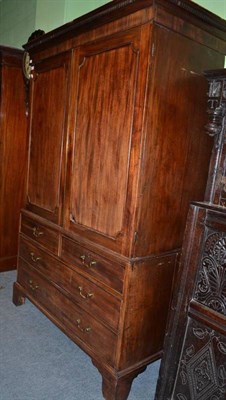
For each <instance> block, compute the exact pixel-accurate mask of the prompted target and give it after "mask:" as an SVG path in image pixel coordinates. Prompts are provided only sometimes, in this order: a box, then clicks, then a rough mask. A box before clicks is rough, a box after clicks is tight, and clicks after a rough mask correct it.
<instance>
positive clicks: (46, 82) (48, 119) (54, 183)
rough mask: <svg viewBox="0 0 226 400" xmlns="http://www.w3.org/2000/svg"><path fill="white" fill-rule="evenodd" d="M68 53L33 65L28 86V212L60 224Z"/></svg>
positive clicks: (68, 66)
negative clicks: (29, 102) (29, 99)
mask: <svg viewBox="0 0 226 400" xmlns="http://www.w3.org/2000/svg"><path fill="white" fill-rule="evenodd" d="M70 59H71V53H70V52H67V53H63V54H60V55H58V56H55V57H51V58H49V59H46V60H44V61H41V62H40V63H37V64H35V69H34V78H33V80H32V82H31V110H30V115H31V116H30V160H29V176H28V193H27V201H28V206H27V208H28V209H30V210H31V211H33V212H35V213H37V214H39V215H41V216H43V217H45V218H47V219H50V220H51V221H53V222H59V220H60V213H61V203H62V200H61V198H62V192H63V188H62V187H61V181H62V175H63V172H64V160H63V159H64V142H65V136H66V131H67V114H68V113H67V108H68V106H67V104H68V87H69V73H70Z"/></svg>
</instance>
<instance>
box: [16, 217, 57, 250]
mask: <svg viewBox="0 0 226 400" xmlns="http://www.w3.org/2000/svg"><path fill="white" fill-rule="evenodd" d="M20 232H22V233H23V234H24V235H26V236H28V237H29V238H31V239H32V240H34V241H36V242H37V243H39V244H41V245H42V246H44V247H46V248H48V250H49V251H51V252H52V253H54V254H57V253H58V243H59V234H58V232H56V231H54V230H52V229H50V228H47V227H46V226H45V225H43V224H42V223H40V222H38V221H36V220H35V219H34V220H33V219H32V218H28V217H27V216H25V215H22V219H21V227H20Z"/></svg>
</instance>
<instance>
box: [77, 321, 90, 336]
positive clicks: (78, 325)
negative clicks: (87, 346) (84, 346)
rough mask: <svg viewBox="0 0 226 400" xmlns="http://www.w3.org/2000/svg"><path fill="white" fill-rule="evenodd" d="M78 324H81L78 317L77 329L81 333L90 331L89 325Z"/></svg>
mask: <svg viewBox="0 0 226 400" xmlns="http://www.w3.org/2000/svg"><path fill="white" fill-rule="evenodd" d="M80 324H81V320H80V319H77V327H78V329H79V330H80V331H81V332H83V333H88V332H90V331H91V328H90V327H87V328H82V327H81V326H80Z"/></svg>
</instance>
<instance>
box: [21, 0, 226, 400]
mask: <svg viewBox="0 0 226 400" xmlns="http://www.w3.org/2000/svg"><path fill="white" fill-rule="evenodd" d="M225 39H226V24H225V22H224V21H223V20H221V19H220V18H218V17H216V16H215V15H213V14H211V13H209V12H207V11H205V10H204V9H203V8H201V7H199V6H197V5H196V4H194V3H193V2H191V1H188V0H186V1H176V0H167V1H166V0H155V1H154V0H123V1H122V0H116V1H112V2H109V3H108V4H106V5H105V6H103V7H101V8H99V9H97V10H95V11H93V12H91V13H89V14H87V15H85V16H83V17H81V18H78V19H76V20H75V21H72V22H71V23H68V24H66V25H63V26H62V27H60V28H57V29H55V30H54V31H52V32H49V33H47V34H45V35H43V36H40V37H38V38H36V39H34V40H31V41H29V42H28V43H27V44H26V45H25V46H24V48H25V57H24V59H25V66H24V70H25V75H26V78H27V79H28V80H29V93H30V101H29V107H30V109H29V120H30V122H29V137H30V146H29V168H28V179H27V204H26V207H25V209H23V210H22V212H21V225H20V242H19V259H18V276H17V282H16V283H15V285H14V303H15V304H16V305H20V304H23V303H24V301H25V298H28V299H29V300H31V301H32V303H34V304H35V305H36V306H37V307H38V308H39V309H40V310H41V311H42V312H44V314H45V315H47V316H48V317H49V318H50V319H51V320H52V321H53V322H54V323H55V324H56V325H57V326H58V327H59V328H60V329H61V330H62V331H63V332H65V333H66V334H67V335H68V336H69V337H70V338H71V339H72V340H73V341H74V342H75V343H76V344H77V345H79V346H80V347H81V348H82V349H83V350H84V351H85V352H86V353H87V354H89V356H90V357H91V359H92V361H93V363H94V365H95V366H96V367H97V368H98V369H99V371H100V373H101V374H102V377H103V396H104V398H105V399H107V400H125V399H127V397H128V394H129V391H130V387H131V384H132V381H133V379H134V377H135V376H137V374H139V373H140V372H142V371H143V370H144V369H145V367H146V366H147V364H148V363H150V362H152V361H154V360H156V359H158V358H159V357H161V354H162V345H163V338H164V331H165V324H166V317H167V311H168V306H169V302H170V299H171V292H172V282H173V275H174V270H175V266H176V264H177V256H178V252H179V249H180V246H181V242H182V237H183V231H184V226H185V221H186V215H187V211H188V205H189V202H190V201H191V200H201V199H202V198H203V194H204V190H205V184H206V178H207V173H208V164H209V159H210V154H211V147H212V140H211V138H208V137H207V136H206V135H204V134H203V129H202V128H203V125H204V123H205V118H206V114H205V94H206V91H207V84H206V81H205V79H204V78H203V77H202V75H201V73H202V71H203V70H204V69H207V68H209V69H210V68H211V69H213V68H219V67H222V66H223V62H224V54H225V52H226V41H225ZM31 67H32V68H31ZM31 69H32V70H31ZM197 107H198V108H199V112H198V113H197V112H196V111H197Z"/></svg>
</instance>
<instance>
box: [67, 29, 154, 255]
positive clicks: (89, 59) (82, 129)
mask: <svg viewBox="0 0 226 400" xmlns="http://www.w3.org/2000/svg"><path fill="white" fill-rule="evenodd" d="M149 40H150V26H148V25H147V26H144V27H142V28H140V27H139V28H136V29H133V30H131V31H127V32H126V33H120V34H117V35H114V36H112V37H111V38H109V39H107V40H106V38H105V39H104V40H99V41H95V42H94V43H91V44H87V45H84V46H81V47H80V49H79V54H76V55H75V57H76V65H75V67H74V68H75V72H76V73H75V79H76V87H77V95H76V99H75V105H74V107H75V110H74V113H75V114H74V115H75V129H74V139H73V149H74V150H73V156H72V170H71V174H68V175H71V179H72V183H71V187H70V189H69V192H70V196H69V197H70V198H69V211H68V227H69V229H71V230H73V231H77V232H78V231H79V230H80V231H81V230H82V231H83V235H85V236H87V237H90V238H94V237H95V239H96V240H97V241H99V242H101V243H102V244H107V245H108V246H110V247H111V248H114V249H115V250H120V246H122V243H123V241H125V240H126V237H127V236H128V235H126V231H127V230H129V228H130V227H131V225H132V219H133V216H134V212H133V211H134V198H135V193H134V188H135V187H136V184H134V183H135V182H136V179H137V171H138V167H139V152H140V147H139V143H140V135H141V131H142V115H143V113H142V112H140V111H142V109H143V108H144V106H143V105H144V93H145V87H146V79H147V65H148V57H147V52H148V51H149V46H148V44H149ZM130 230H131V231H132V229H130ZM98 236H99V237H98ZM124 238H125V239H124Z"/></svg>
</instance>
